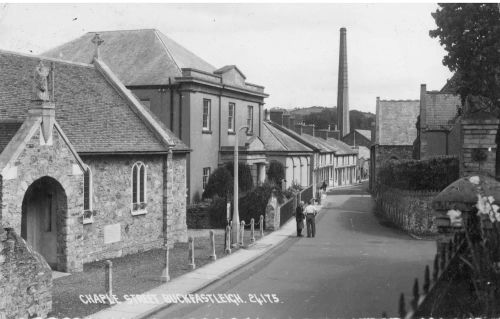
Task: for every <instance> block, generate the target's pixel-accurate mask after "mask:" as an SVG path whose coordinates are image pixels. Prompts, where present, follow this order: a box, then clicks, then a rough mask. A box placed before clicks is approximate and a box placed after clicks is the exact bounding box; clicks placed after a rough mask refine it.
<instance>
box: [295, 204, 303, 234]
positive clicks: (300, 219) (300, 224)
mask: <svg viewBox="0 0 500 319" xmlns="http://www.w3.org/2000/svg"><path fill="white" fill-rule="evenodd" d="M304 218H305V215H304V202H300V203H299V204H298V205H297V208H296V209H295V221H296V222H297V237H302V229H304Z"/></svg>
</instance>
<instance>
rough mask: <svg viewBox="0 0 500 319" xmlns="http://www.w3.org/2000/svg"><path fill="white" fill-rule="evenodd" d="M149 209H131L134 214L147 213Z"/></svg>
mask: <svg viewBox="0 0 500 319" xmlns="http://www.w3.org/2000/svg"><path fill="white" fill-rule="evenodd" d="M147 212H148V211H147V210H146V209H145V208H144V209H138V210H132V211H130V213H131V214H132V216H138V215H146V213H147Z"/></svg>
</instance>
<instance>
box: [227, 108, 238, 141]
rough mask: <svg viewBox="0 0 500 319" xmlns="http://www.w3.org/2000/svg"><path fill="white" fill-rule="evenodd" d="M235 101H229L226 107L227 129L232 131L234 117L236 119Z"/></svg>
mask: <svg viewBox="0 0 500 319" xmlns="http://www.w3.org/2000/svg"><path fill="white" fill-rule="evenodd" d="M231 107H232V109H233V114H232V115H231ZM235 114H236V103H234V102H229V104H228V108H227V131H228V132H231V133H234V126H235V124H236V123H235V119H236V116H235Z"/></svg>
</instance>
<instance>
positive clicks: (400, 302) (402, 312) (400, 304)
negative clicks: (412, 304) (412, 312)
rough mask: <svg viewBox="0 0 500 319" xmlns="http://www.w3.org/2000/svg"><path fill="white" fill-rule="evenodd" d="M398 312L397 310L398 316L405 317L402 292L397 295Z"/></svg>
mask: <svg viewBox="0 0 500 319" xmlns="http://www.w3.org/2000/svg"><path fill="white" fill-rule="evenodd" d="M398 312H399V318H404V317H406V305H405V294H403V293H402V294H401V296H400V297H399V307H398Z"/></svg>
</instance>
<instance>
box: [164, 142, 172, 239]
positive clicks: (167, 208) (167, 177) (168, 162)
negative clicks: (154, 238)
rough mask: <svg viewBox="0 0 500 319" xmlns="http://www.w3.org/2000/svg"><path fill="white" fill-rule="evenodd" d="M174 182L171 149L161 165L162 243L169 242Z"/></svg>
mask: <svg viewBox="0 0 500 319" xmlns="http://www.w3.org/2000/svg"><path fill="white" fill-rule="evenodd" d="M173 184H174V164H173V159H172V150H169V151H168V154H167V157H166V159H165V162H164V166H163V244H164V245H168V244H169V243H170V241H171V240H170V238H169V237H171V233H172V232H171V231H170V229H169V227H170V224H171V222H170V218H172V215H173V213H174V210H173V204H174V196H173V193H172V186H173Z"/></svg>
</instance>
